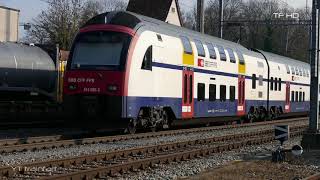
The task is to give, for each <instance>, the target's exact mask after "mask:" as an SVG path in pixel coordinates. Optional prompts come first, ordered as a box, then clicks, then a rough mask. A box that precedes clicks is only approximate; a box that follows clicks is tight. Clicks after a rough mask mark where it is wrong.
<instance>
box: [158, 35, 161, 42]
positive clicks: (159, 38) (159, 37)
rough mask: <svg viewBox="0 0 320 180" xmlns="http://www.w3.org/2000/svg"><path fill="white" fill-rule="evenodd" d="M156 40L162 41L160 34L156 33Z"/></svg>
mask: <svg viewBox="0 0 320 180" xmlns="http://www.w3.org/2000/svg"><path fill="white" fill-rule="evenodd" d="M157 38H158V41H160V42H162V37H161V35H160V34H157Z"/></svg>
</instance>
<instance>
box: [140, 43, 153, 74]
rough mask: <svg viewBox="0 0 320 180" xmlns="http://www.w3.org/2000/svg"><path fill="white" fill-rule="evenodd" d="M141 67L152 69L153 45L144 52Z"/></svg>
mask: <svg viewBox="0 0 320 180" xmlns="http://www.w3.org/2000/svg"><path fill="white" fill-rule="evenodd" d="M141 69H144V70H149V71H152V46H150V47H149V48H148V49H147V51H146V53H145V54H144V57H143V61H142V66H141Z"/></svg>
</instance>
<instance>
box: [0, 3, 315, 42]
mask: <svg viewBox="0 0 320 180" xmlns="http://www.w3.org/2000/svg"><path fill="white" fill-rule="evenodd" d="M205 1H208V0H205ZM279 1H282V2H284V3H288V4H289V5H290V6H292V7H295V8H297V7H305V6H306V1H307V2H308V6H310V5H311V3H312V0H279ZM195 2H196V0H179V3H180V6H181V7H182V8H183V9H191V8H192V7H193V5H194V4H195ZM0 5H2V6H7V7H11V8H16V9H20V22H21V23H26V22H30V21H32V19H33V18H35V17H36V16H37V15H38V14H39V13H40V12H41V10H44V9H45V8H46V3H44V2H43V1H41V0H0ZM23 34H24V32H23V29H21V28H20V36H23Z"/></svg>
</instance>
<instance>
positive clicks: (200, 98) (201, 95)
mask: <svg viewBox="0 0 320 180" xmlns="http://www.w3.org/2000/svg"><path fill="white" fill-rule="evenodd" d="M205 94H206V85H205V84H204V83H198V101H204V100H205Z"/></svg>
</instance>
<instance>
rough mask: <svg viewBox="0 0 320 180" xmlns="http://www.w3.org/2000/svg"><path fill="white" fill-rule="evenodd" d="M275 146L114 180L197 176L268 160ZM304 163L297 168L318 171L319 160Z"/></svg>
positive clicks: (295, 141)
mask: <svg viewBox="0 0 320 180" xmlns="http://www.w3.org/2000/svg"><path fill="white" fill-rule="evenodd" d="M300 142H301V138H294V139H291V140H289V141H288V142H286V144H285V145H286V146H285V147H292V146H293V145H296V144H300ZM277 146H278V143H277V142H273V143H270V144H264V145H255V146H248V147H245V148H242V149H240V150H237V151H229V152H224V153H217V154H214V155H212V156H210V157H207V158H201V159H194V160H191V161H185V162H179V163H171V164H169V165H168V164H164V165H159V166H158V167H157V168H153V169H151V168H149V170H146V171H140V172H137V173H129V174H127V175H125V176H122V177H117V178H114V179H121V180H123V179H128V180H129V179H133V180H138V179H177V178H179V179H180V178H182V179H183V178H185V177H192V176H195V175H198V174H199V173H203V172H205V171H206V170H208V169H212V168H217V167H222V166H225V165H227V164H229V163H231V162H234V161H243V160H246V159H251V158H254V157H255V156H257V155H260V154H263V155H266V156H265V157H263V158H266V159H270V156H269V157H268V155H269V154H270V152H272V151H273V150H275V148H276V147H277ZM305 163H306V164H303V165H301V166H299V168H301V167H303V168H305V169H306V170H307V171H312V172H317V171H320V159H318V160H317V161H315V160H313V162H312V164H309V163H308V162H305Z"/></svg>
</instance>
